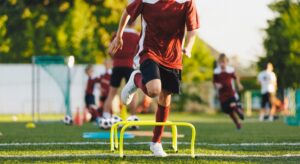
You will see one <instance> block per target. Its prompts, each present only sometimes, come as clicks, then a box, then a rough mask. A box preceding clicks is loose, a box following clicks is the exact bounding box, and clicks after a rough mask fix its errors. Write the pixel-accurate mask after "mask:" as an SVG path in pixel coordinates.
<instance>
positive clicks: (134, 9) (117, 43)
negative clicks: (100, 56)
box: [108, 0, 143, 55]
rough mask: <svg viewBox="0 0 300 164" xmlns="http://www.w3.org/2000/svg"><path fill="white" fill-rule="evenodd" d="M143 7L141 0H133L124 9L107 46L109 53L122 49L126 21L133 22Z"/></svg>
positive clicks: (112, 53)
mask: <svg viewBox="0 0 300 164" xmlns="http://www.w3.org/2000/svg"><path fill="white" fill-rule="evenodd" d="M142 8H143V1H142V0H134V1H133V2H131V3H130V4H129V5H128V6H127V8H126V10H125V11H124V12H123V14H122V17H121V20H120V23H119V28H118V31H117V34H116V37H115V38H114V40H113V41H112V43H111V44H110V46H109V49H108V52H109V54H110V55H114V54H115V53H116V52H117V51H118V50H119V49H122V46H123V39H122V36H123V33H124V29H125V27H126V25H127V24H128V21H129V20H130V21H132V22H134V21H135V20H136V18H137V17H138V16H139V15H140V14H141V12H142Z"/></svg>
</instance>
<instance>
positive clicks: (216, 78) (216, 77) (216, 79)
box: [213, 74, 218, 83]
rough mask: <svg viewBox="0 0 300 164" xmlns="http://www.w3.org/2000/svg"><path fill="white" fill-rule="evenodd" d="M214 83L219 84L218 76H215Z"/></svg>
mask: <svg viewBox="0 0 300 164" xmlns="http://www.w3.org/2000/svg"><path fill="white" fill-rule="evenodd" d="M213 83H218V76H217V75H216V74H214V76H213Z"/></svg>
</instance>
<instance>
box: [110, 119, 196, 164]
mask: <svg viewBox="0 0 300 164" xmlns="http://www.w3.org/2000/svg"><path fill="white" fill-rule="evenodd" d="M119 125H123V127H122V129H121V132H120V145H119V141H118V126H119ZM133 125H135V126H171V128H172V148H173V149H174V151H175V152H178V147H177V126H184V127H189V128H191V130H192V136H191V157H192V158H195V140H196V129H195V127H194V125H192V124H190V123H186V122H154V121H123V122H119V123H116V124H114V125H113V126H112V128H111V131H110V149H111V151H112V152H114V150H116V149H118V148H119V154H120V157H121V158H124V157H125V156H124V134H125V131H126V129H127V128H128V127H130V126H133Z"/></svg>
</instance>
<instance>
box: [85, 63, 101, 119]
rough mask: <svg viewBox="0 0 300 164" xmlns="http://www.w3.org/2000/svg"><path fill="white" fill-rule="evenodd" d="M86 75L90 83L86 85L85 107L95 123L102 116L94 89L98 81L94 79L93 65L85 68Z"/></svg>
mask: <svg viewBox="0 0 300 164" xmlns="http://www.w3.org/2000/svg"><path fill="white" fill-rule="evenodd" d="M85 73H86V75H87V76H88V81H87V84H86V89H85V98H84V100H85V105H86V108H87V110H88V112H89V113H90V114H91V119H90V121H95V120H96V119H97V118H98V117H99V116H100V115H99V111H98V107H97V106H96V103H95V96H94V87H95V83H96V79H95V78H93V73H94V68H93V65H88V66H87V67H86V68H85Z"/></svg>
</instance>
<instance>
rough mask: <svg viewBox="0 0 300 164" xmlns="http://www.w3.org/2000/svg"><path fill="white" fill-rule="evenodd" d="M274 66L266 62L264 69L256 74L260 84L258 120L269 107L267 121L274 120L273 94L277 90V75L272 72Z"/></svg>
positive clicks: (261, 118)
mask: <svg viewBox="0 0 300 164" xmlns="http://www.w3.org/2000/svg"><path fill="white" fill-rule="evenodd" d="M273 70H274V67H273V64H272V63H267V65H266V67H265V70H263V71H261V72H260V73H259V74H258V77H257V80H258V82H259V83H260V86H261V94H262V99H261V111H260V115H259V120H260V121H263V120H264V117H265V114H266V111H267V109H268V108H270V109H271V110H270V115H269V121H273V120H274V115H275V114H276V106H275V104H274V100H275V98H276V97H275V94H276V90H277V77H276V74H275V73H274V72H273Z"/></svg>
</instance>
